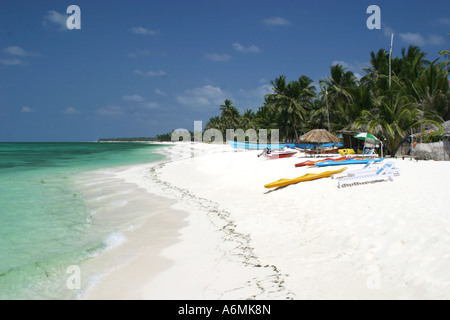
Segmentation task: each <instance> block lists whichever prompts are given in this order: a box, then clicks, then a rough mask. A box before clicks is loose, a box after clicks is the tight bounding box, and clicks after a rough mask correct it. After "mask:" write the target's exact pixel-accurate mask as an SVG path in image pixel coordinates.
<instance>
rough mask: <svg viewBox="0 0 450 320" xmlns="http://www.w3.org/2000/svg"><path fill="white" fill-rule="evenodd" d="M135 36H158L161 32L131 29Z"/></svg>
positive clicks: (140, 28) (137, 28)
mask: <svg viewBox="0 0 450 320" xmlns="http://www.w3.org/2000/svg"><path fill="white" fill-rule="evenodd" d="M130 31H131V32H133V33H134V34H140V35H145V36H156V35H157V34H158V33H159V30H151V29H147V28H143V27H134V28H131V29H130Z"/></svg>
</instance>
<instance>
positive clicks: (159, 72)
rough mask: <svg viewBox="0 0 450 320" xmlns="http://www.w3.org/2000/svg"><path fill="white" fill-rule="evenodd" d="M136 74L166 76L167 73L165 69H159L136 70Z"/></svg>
mask: <svg viewBox="0 0 450 320" xmlns="http://www.w3.org/2000/svg"><path fill="white" fill-rule="evenodd" d="M134 74H137V75H140V76H144V77H161V76H165V75H166V74H167V73H166V72H165V71H164V70H159V71H151V70H150V71H142V70H134Z"/></svg>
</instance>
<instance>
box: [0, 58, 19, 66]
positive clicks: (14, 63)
mask: <svg viewBox="0 0 450 320" xmlns="http://www.w3.org/2000/svg"><path fill="white" fill-rule="evenodd" d="M0 63H1V64H4V65H5V66H17V65H24V63H23V62H22V61H21V60H20V59H17V58H12V59H0Z"/></svg>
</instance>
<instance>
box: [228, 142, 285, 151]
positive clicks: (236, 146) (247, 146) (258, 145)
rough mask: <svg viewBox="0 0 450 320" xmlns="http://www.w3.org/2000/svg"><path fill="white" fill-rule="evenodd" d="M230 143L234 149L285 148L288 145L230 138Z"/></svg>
mask: <svg viewBox="0 0 450 320" xmlns="http://www.w3.org/2000/svg"><path fill="white" fill-rule="evenodd" d="M228 144H229V145H230V146H231V147H232V148H234V149H246V150H264V149H266V148H267V149H271V150H275V149H282V148H285V147H286V145H285V144H282V143H276V144H264V143H251V142H239V141H230V140H228Z"/></svg>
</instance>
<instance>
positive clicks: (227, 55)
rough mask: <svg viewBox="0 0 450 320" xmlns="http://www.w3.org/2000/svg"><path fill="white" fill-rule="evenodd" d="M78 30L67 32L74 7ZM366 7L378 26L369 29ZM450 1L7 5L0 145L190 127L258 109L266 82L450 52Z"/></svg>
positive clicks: (133, 0)
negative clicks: (227, 104) (379, 55)
mask: <svg viewBox="0 0 450 320" xmlns="http://www.w3.org/2000/svg"><path fill="white" fill-rule="evenodd" d="M73 4H74V5H77V6H79V8H80V10H81V19H80V20H81V29H74V30H69V29H67V26H66V20H67V19H68V18H69V17H70V16H71V14H68V13H66V10H67V7H68V6H69V5H73ZM369 5H378V6H379V7H380V9H381V29H380V30H377V29H373V30H369V29H368V28H367V26H366V21H367V19H368V18H369V16H370V14H367V13H366V10H367V8H368V6H369ZM449 12H450V1H448V0H431V1H427V2H425V1H416V0H408V1H373V0H372V1H364V0H344V1H337V0H319V1H299V0H297V1H296V0H290V1H286V0H276V1H266V0H258V1H256V0H255V1H249V0H240V1H235V0H227V1H219V0H209V1H203V0H179V1H173V0H164V1H162V0H158V1H152V0H145V1H143V0H128V1H123V0H114V1H102V0H95V1H93V0H89V1H86V0H71V1H64V0H57V1H56V0H55V1H36V0H34V1H24V0H14V1H12V0H2V1H1V2H0V141H92V140H97V139H98V138H113V137H141V136H155V135H156V134H159V133H167V132H170V131H172V130H173V129H177V128H186V129H189V130H193V122H194V121H195V120H202V121H203V125H205V124H206V122H207V120H208V119H209V118H211V117H212V116H215V115H219V113H220V112H219V106H220V104H222V103H223V101H224V100H225V99H231V100H232V101H233V102H234V105H235V106H236V107H238V108H239V109H240V110H241V111H244V110H245V109H254V110H257V109H258V108H259V107H261V106H262V104H263V101H264V95H265V94H267V93H270V91H271V90H270V88H271V85H270V81H271V80H274V79H275V78H276V77H278V76H280V75H285V76H286V77H287V79H288V80H297V79H298V78H299V77H300V76H301V75H307V76H309V77H310V78H312V79H313V80H314V82H315V83H318V82H319V80H320V79H322V78H325V77H327V76H328V75H329V70H330V66H331V65H332V64H334V63H341V64H343V65H344V66H346V67H347V68H348V69H349V70H351V71H353V72H355V73H356V74H358V75H364V72H363V71H362V68H364V67H367V66H368V61H369V58H370V52H371V51H378V50H379V49H381V48H385V49H387V50H389V46H390V34H391V33H394V34H395V38H394V55H400V50H401V49H402V48H405V47H408V46H409V45H411V44H413V45H418V46H420V48H421V49H423V50H424V51H426V52H428V53H429V55H428V57H427V58H428V59H430V60H432V59H434V58H437V57H438V54H437V52H438V51H440V50H443V49H447V50H449V49H450V37H449V36H448V32H450V15H449Z"/></svg>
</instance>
